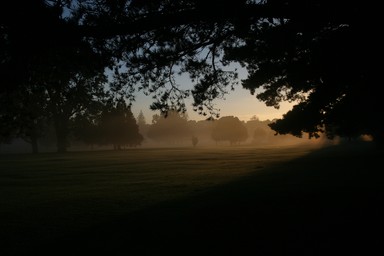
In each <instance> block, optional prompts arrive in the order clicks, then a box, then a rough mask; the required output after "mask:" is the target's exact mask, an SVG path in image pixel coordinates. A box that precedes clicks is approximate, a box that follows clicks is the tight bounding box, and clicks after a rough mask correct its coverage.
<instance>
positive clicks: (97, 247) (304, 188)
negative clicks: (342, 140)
mask: <svg viewBox="0 0 384 256" xmlns="http://www.w3.org/2000/svg"><path fill="white" fill-rule="evenodd" d="M382 157H383V151H382V150H381V151H378V150H373V149H372V148H370V146H369V145H360V146H356V145H353V146H335V147H329V148H324V149H320V150H318V151H315V152H313V153H311V154H309V155H307V156H305V157H303V158H300V159H297V160H294V161H290V162H286V163H282V164H279V165H278V166H275V167H273V168H268V169H267V168H266V169H264V170H262V171H260V170H258V172H255V174H253V175H250V176H248V177H247V178H246V179H241V180H238V181H234V182H232V183H231V184H226V185H223V186H219V187H215V189H212V190H211V191H209V192H206V193H204V194H200V195H197V196H194V197H189V198H184V199H182V200H177V201H172V202H167V203H162V204H159V205H157V206H155V207H151V208H149V209H145V210H141V211H138V212H135V213H133V214H130V215H128V216H125V217H124V218H121V219H113V220H111V221H110V222H107V223H103V224H102V225H100V226H97V227H93V228H91V229H88V230H82V231H81V232H77V233H70V234H66V235H65V236H63V237H61V239H55V241H47V243H45V244H36V245H35V246H34V248H19V250H18V252H17V254H16V255H22V254H23V253H25V254H27V255H43V254H44V255H95V254H97V255H330V254H339V255H348V254H353V255H379V254H380V252H379V251H377V250H382V248H381V247H382V242H383V236H382V232H383V230H384V229H383V228H384V225H383V217H382V216H383V210H381V208H382V207H381V204H382V203H383V188H384V187H383V185H384V184H383V178H384V174H383V170H382V160H383V158H382Z"/></svg>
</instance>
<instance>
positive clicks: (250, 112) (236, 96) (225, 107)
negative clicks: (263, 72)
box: [132, 85, 293, 123]
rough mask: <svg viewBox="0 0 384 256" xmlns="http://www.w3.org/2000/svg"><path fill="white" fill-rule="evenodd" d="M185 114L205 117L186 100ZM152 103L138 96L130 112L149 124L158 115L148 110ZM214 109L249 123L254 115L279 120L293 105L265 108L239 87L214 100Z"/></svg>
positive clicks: (198, 118)
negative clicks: (139, 115)
mask: <svg viewBox="0 0 384 256" xmlns="http://www.w3.org/2000/svg"><path fill="white" fill-rule="evenodd" d="M185 102H186V105H187V113H188V116H189V119H190V120H204V119H206V117H204V116H202V115H199V114H198V113H197V112H194V111H193V108H192V99H187V100H186V101H185ZM151 103H152V98H151V97H150V96H145V95H143V94H138V95H137V96H136V101H135V102H133V105H132V112H133V114H134V116H135V117H137V115H138V114H139V112H140V111H143V114H144V116H145V119H146V121H147V123H151V121H152V116H153V115H154V114H158V113H159V112H158V111H152V110H150V109H149V106H150V104H151ZM215 104H216V108H218V109H220V111H219V113H220V116H221V117H223V116H237V117H238V118H239V119H240V120H242V121H249V120H250V118H251V117H252V116H254V115H256V116H257V117H258V118H259V119H260V120H267V119H269V120H272V119H274V118H281V117H282V115H283V114H285V113H286V112H287V111H288V110H290V109H291V108H292V106H293V103H287V102H284V103H282V104H281V106H280V108H279V109H275V108H274V107H267V106H266V105H265V104H264V103H263V102H260V101H259V100H258V99H256V96H255V95H251V93H250V92H249V91H248V90H245V89H243V88H242V87H241V85H239V86H238V87H236V88H235V91H230V92H229V94H228V95H226V97H225V100H222V99H217V100H215Z"/></svg>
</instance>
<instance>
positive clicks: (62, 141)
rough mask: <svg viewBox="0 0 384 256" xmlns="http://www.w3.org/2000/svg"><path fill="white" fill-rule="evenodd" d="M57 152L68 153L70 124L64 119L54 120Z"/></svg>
mask: <svg viewBox="0 0 384 256" xmlns="http://www.w3.org/2000/svg"><path fill="white" fill-rule="evenodd" d="M54 123H55V132H56V146H57V152H59V153H63V152H67V148H68V141H67V137H68V122H67V121H66V120H64V118H62V117H61V118H54Z"/></svg>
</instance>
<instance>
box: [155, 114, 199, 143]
mask: <svg viewBox="0 0 384 256" xmlns="http://www.w3.org/2000/svg"><path fill="white" fill-rule="evenodd" d="M190 135H191V132H190V129H189V127H188V121H187V116H186V115H185V114H182V113H179V112H178V111H176V110H171V111H169V112H168V114H167V115H164V114H163V115H161V116H154V120H153V123H152V125H151V126H150V127H149V129H148V137H149V138H150V139H152V140H155V141H158V142H165V143H169V144H179V143H180V142H182V141H183V140H184V139H186V138H188V137H190Z"/></svg>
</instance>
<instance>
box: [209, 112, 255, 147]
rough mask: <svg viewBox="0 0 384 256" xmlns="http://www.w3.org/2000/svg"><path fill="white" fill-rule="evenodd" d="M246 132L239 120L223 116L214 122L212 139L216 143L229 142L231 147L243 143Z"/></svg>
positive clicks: (246, 136) (246, 135)
mask: <svg viewBox="0 0 384 256" xmlns="http://www.w3.org/2000/svg"><path fill="white" fill-rule="evenodd" d="M247 138H248V132H247V129H246V128H245V126H244V124H243V123H242V122H241V121H240V120H239V118H237V117H234V116H224V117H222V118H220V119H219V120H217V121H216V124H215V126H214V128H213V130H212V139H213V140H214V141H216V142H218V141H229V143H230V144H231V145H233V144H237V143H240V142H242V141H245V140H246V139H247Z"/></svg>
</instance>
